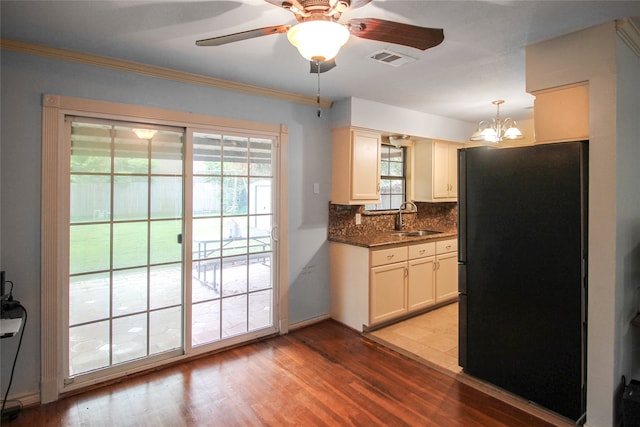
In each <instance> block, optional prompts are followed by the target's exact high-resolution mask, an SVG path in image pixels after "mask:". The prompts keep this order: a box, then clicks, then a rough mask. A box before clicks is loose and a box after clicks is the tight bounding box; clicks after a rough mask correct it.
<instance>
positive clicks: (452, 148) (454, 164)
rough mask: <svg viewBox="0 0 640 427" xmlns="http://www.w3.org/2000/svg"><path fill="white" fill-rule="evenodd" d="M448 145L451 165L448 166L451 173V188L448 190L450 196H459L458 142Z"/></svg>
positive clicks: (448, 172)
mask: <svg viewBox="0 0 640 427" xmlns="http://www.w3.org/2000/svg"><path fill="white" fill-rule="evenodd" d="M447 145H448V147H447V148H448V155H447V156H448V157H447V161H448V163H449V166H448V168H447V174H448V175H449V187H448V188H449V190H448V191H447V194H448V197H455V198H456V199H457V198H458V148H460V146H459V145H457V144H447Z"/></svg>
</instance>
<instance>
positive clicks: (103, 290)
mask: <svg viewBox="0 0 640 427" xmlns="http://www.w3.org/2000/svg"><path fill="white" fill-rule="evenodd" d="M109 291H110V288H109V273H108V272H106V273H98V274H85V275H82V276H72V277H70V278H69V325H71V326H73V325H76V324H78V323H86V322H91V321H96V320H100V319H106V318H107V317H109V308H110V305H111V304H110V299H109Z"/></svg>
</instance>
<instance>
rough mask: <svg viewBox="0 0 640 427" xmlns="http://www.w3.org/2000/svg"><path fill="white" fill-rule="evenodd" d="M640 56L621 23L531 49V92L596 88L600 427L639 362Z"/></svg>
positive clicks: (592, 352)
mask: <svg viewBox="0 0 640 427" xmlns="http://www.w3.org/2000/svg"><path fill="white" fill-rule="evenodd" d="M633 55H634V54H633V53H632V52H631V50H630V49H629V47H628V46H626V45H624V44H622V42H621V41H620V40H619V39H618V38H617V36H616V28H615V24H614V23H608V24H605V25H602V26H598V27H594V28H590V29H587V30H583V31H579V32H575V33H572V34H568V35H566V36H563V37H559V38H556V39H553V40H549V41H545V42H542V43H538V44H535V45H531V46H528V47H527V49H526V78H527V91H528V92H534V91H537V90H541V89H546V88H551V87H557V86H562V85H566V84H571V83H577V82H583V81H588V83H589V105H590V113H589V133H590V137H589V140H590V142H589V244H588V253H589V261H588V282H589V285H588V338H587V339H588V350H587V425H589V426H593V427H599V426H602V427H608V426H611V425H614V423H615V422H616V411H618V410H619V407H618V404H619V401H617V399H619V397H620V391H621V387H620V383H621V376H622V375H625V376H626V377H627V380H629V379H630V377H631V376H632V373H633V372H632V362H631V358H632V357H636V360H637V357H638V353H637V351H638V345H637V340H638V338H637V335H638V333H639V332H640V331H631V330H629V320H630V317H631V316H630V311H631V307H629V306H630V303H628V302H625V301H629V300H635V298H637V294H632V290H631V289H630V288H631V287H633V286H632V285H630V284H627V283H625V280H626V279H625V277H624V276H625V274H628V272H629V271H635V272H636V273H635V274H636V280H637V274H638V273H637V271H638V270H637V269H638V265H639V264H640V259H638V258H636V259H633V260H632V259H631V257H630V256H629V255H630V254H631V253H632V251H634V250H635V251H636V252H635V256H636V257H637V256H638V255H637V253H638V249H637V247H638V246H637V245H638V244H639V242H640V232H639V231H638V228H639V225H638V218H639V216H638V213H639V210H640V203H638V190H637V183H638V182H640V179H639V177H640V175H639V172H638V168H637V159H638V158H639V157H638V155H637V154H638V139H637V138H638V123H637V122H638V117H639V116H640V108H639V105H638V90H639V89H638V78H637V76H638V75H640V73H639V71H638V64H637V57H636V58H635V60H634V59H633ZM620 91H625V92H626V93H624V94H622V93H621V92H620ZM634 164H635V166H634ZM634 187H636V188H634ZM625 272H626V273H625ZM635 286H637V285H635ZM632 335H634V336H635V338H633V337H632ZM634 341H635V344H634ZM634 363H638V362H634ZM635 370H636V373H637V367H635Z"/></svg>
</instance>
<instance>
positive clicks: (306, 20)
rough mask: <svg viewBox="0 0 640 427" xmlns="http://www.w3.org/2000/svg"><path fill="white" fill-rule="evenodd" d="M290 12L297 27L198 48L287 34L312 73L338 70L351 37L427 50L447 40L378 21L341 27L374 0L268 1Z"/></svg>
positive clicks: (437, 33) (435, 31)
mask: <svg viewBox="0 0 640 427" xmlns="http://www.w3.org/2000/svg"><path fill="white" fill-rule="evenodd" d="M265 1H266V2H267V3H270V4H273V5H275V6H278V7H281V8H283V9H286V10H289V11H290V12H291V13H293V14H294V16H295V18H296V20H297V21H298V24H296V25H289V24H285V25H276V26H271V27H263V28H256V29H254V30H248V31H242V32H239V33H234V34H227V35H224V36H219V37H212V38H208V39H203V40H198V41H196V45H198V46H220V45H224V44H227V43H233V42H237V41H241V40H248V39H252V38H256V37H262V36H268V35H271V34H282V33H287V38H288V39H289V41H290V42H291V44H293V45H294V46H295V47H296V48H298V51H299V52H300V54H301V55H302V56H303V57H304V58H306V59H308V60H309V61H310V62H311V72H312V73H322V72H325V71H329V70H331V69H332V68H334V67H335V60H334V58H335V56H336V55H337V54H338V51H339V50H340V48H341V47H342V46H343V45H344V44H345V43H346V42H347V40H348V39H349V36H350V35H353V36H356V37H360V38H363V39H369V40H377V41H382V42H386V43H393V44H398V45H402V46H408V47H412V48H416V49H420V50H426V49H429V48H432V47H434V46H437V45H439V44H440V43H442V41H443V40H444V33H443V31H442V29H441V28H426V27H418V26H415V25H409V24H402V23H400V22H393V21H386V20H383V19H377V18H356V19H351V20H349V21H348V22H346V23H344V24H341V23H339V22H338V21H339V20H340V17H341V16H342V14H343V13H344V12H347V11H350V10H353V9H357V8H359V7H362V6H365V5H367V4H368V3H370V2H371V1H372V0H284V1H283V0H265Z"/></svg>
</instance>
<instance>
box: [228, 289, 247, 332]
mask: <svg viewBox="0 0 640 427" xmlns="http://www.w3.org/2000/svg"><path fill="white" fill-rule="evenodd" d="M245 332H247V295H238V296H235V297H230V298H224V299H223V300H222V336H223V338H227V337H231V336H235V335H240V334H243V333H245Z"/></svg>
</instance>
